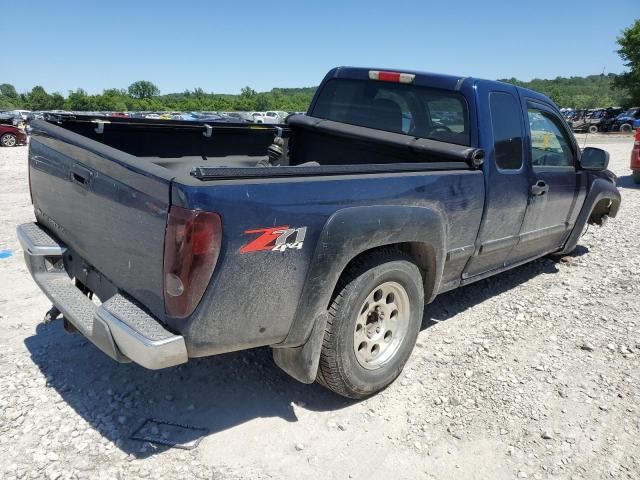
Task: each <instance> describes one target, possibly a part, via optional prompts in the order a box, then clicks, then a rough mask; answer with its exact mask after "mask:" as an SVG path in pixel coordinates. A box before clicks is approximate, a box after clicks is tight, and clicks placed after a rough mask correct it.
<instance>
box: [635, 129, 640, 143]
mask: <svg viewBox="0 0 640 480" xmlns="http://www.w3.org/2000/svg"><path fill="white" fill-rule="evenodd" d="M635 144H636V145H640V128H638V129H636V141H635Z"/></svg>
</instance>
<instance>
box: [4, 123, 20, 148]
mask: <svg viewBox="0 0 640 480" xmlns="http://www.w3.org/2000/svg"><path fill="white" fill-rule="evenodd" d="M26 143H27V134H26V133H25V131H24V130H21V129H19V128H18V127H14V126H13V125H2V124H0V145H2V146H3V147H15V146H16V145H24V144H26Z"/></svg>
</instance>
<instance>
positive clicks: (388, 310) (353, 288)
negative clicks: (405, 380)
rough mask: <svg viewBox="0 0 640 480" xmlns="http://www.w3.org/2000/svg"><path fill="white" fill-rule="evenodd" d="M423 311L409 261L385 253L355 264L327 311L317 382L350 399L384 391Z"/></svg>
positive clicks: (418, 281) (420, 289)
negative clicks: (327, 318) (327, 316)
mask: <svg viewBox="0 0 640 480" xmlns="http://www.w3.org/2000/svg"><path fill="white" fill-rule="evenodd" d="M423 309H424V288H423V283H422V275H421V274H420V270H419V269H418V267H417V266H416V265H415V264H414V263H413V262H412V261H411V258H410V257H408V256H407V255H405V254H403V253H402V252H399V251H397V250H393V249H388V250H387V249H385V250H380V251H377V252H374V253H371V254H367V255H366V256H364V257H363V258H361V259H358V260H356V261H355V262H354V263H353V264H352V265H350V266H349V267H348V268H347V270H346V272H345V273H344V274H343V275H342V277H341V278H340V281H339V283H338V287H337V294H336V296H335V298H334V300H333V302H332V304H331V307H330V308H329V320H328V322H327V328H326V331H325V336H324V341H323V346H322V351H321V354H320V366H319V368H318V377H317V380H318V382H319V383H321V384H322V385H324V386H325V387H327V388H329V389H331V390H333V391H334V392H336V393H338V394H340V395H342V396H345V397H348V398H355V399H360V398H365V397H368V396H370V395H372V394H374V393H377V392H379V391H380V390H383V389H384V388H385V387H387V386H388V385H389V384H391V383H392V382H393V381H394V380H395V379H396V378H397V377H398V375H399V374H400V372H401V371H402V369H403V367H404V365H405V363H406V362H407V360H408V359H409V356H410V355H411V351H412V350H413V347H414V345H415V342H416V338H417V336H418V332H419V331H420V325H421V323H422V313H423Z"/></svg>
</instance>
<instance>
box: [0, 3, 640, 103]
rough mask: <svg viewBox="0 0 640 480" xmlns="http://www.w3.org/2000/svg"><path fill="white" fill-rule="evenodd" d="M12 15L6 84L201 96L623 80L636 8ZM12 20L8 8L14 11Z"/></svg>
mask: <svg viewBox="0 0 640 480" xmlns="http://www.w3.org/2000/svg"><path fill="white" fill-rule="evenodd" d="M14 6H15V8H14V9H12V10H11V16H10V17H9V16H7V15H3V16H2V18H1V19H0V30H1V31H2V32H3V33H2V36H3V44H4V46H5V52H6V51H9V52H11V57H10V61H7V60H6V59H7V56H6V54H4V55H3V58H4V59H5V60H4V61H3V64H2V68H1V70H0V83H4V82H8V83H12V84H14V85H15V86H16V88H17V89H18V91H19V92H22V91H26V90H28V89H30V88H32V87H33V86H34V85H42V86H44V87H45V89H47V91H59V92H61V93H63V94H66V93H67V91H68V90H70V89H75V88H78V87H81V88H84V89H85V90H87V91H89V92H90V93H98V92H100V91H102V89H104V88H109V87H117V88H126V87H127V86H128V85H129V84H130V83H132V82H133V81H136V80H141V79H144V80H151V81H153V82H154V83H155V84H156V85H158V87H159V88H160V90H161V91H162V92H163V93H170V92H181V91H184V90H185V89H187V88H188V89H193V88H195V87H202V88H203V89H204V90H205V91H208V92H210V91H213V92H217V93H238V92H239V90H240V88H241V87H243V86H245V85H249V86H251V87H253V88H254V89H256V90H258V91H263V90H269V89H271V88H273V87H301V86H313V85H317V84H318V83H319V82H320V80H321V79H322V76H323V75H324V74H325V73H326V72H327V71H328V70H329V69H330V68H332V67H334V66H337V65H355V66H376V67H389V68H397V69H402V68H405V69H415V70H424V71H432V72H441V73H451V74H460V75H471V76H476V77H482V78H490V79H495V78H504V77H512V76H515V77H517V78H520V79H523V80H529V79H531V78H534V77H538V78H553V77H556V76H559V75H561V76H570V75H586V74H592V73H600V72H602V69H603V68H605V69H606V71H607V72H615V73H617V72H620V71H622V70H623V65H622V62H621V61H620V59H619V58H618V55H617V54H616V53H615V50H616V44H615V38H616V36H617V35H619V34H620V32H621V30H622V29H624V28H626V27H627V26H629V25H631V23H633V21H634V19H635V18H637V17H638V16H640V4H639V2H638V0H579V1H578V0H576V1H569V0H536V1H535V2H525V1H515V2H514V1H506V0H504V1H498V0H456V1H453V0H449V1H442V0H439V1H430V0H417V1H405V0H395V1H389V0H386V1H377V0H368V1H355V0H352V1H349V0H342V1H334V0H323V1H319V2H312V1H304V0H297V1H289V0H276V1H267V0H263V1H253V0H239V1H235V2H228V1H227V2H225V1H214V0H210V1H204V0H203V1H189V0H183V1H178V0H173V1H164V0H155V1H147V0H129V1H124V0H109V1H101V2H97V1H91V0H55V1H54V0H22V1H20V2H17V3H16V4H15V5H14ZM5 13H6V9H5Z"/></svg>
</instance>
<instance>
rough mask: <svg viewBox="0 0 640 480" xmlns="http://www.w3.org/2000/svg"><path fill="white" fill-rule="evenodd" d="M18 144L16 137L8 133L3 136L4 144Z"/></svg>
mask: <svg viewBox="0 0 640 480" xmlns="http://www.w3.org/2000/svg"><path fill="white" fill-rule="evenodd" d="M15 144H16V137H14V136H13V135H10V134H7V135H4V136H3V137H2V145H4V146H5V147H13V146H14V145H15Z"/></svg>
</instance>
